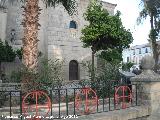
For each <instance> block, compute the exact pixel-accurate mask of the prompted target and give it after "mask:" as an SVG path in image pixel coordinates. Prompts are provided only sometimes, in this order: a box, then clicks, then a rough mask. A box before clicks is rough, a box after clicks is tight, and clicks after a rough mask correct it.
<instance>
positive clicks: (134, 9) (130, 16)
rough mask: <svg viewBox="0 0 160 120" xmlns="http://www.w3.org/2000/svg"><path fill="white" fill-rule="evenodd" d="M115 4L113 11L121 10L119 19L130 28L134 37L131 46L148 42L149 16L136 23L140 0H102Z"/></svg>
mask: <svg viewBox="0 0 160 120" xmlns="http://www.w3.org/2000/svg"><path fill="white" fill-rule="evenodd" d="M103 1H107V2H110V3H113V4H117V6H116V9H115V12H116V11H117V10H119V11H120V12H121V19H122V23H123V25H124V27H125V28H126V29H130V31H131V32H132V36H133V38H134V40H133V43H132V44H131V46H134V45H141V44H145V43H148V40H147V39H148V34H149V29H150V24H149V18H147V19H146V20H144V21H143V23H142V24H140V25H137V22H136V20H137V17H138V15H139V12H140V11H141V9H142V8H141V6H140V5H139V4H140V0H103Z"/></svg>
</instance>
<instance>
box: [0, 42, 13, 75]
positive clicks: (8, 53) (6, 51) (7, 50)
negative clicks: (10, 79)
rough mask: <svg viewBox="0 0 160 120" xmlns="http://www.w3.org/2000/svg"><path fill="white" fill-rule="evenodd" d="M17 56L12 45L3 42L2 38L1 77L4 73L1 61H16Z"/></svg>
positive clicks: (0, 52)
mask: <svg viewBox="0 0 160 120" xmlns="http://www.w3.org/2000/svg"><path fill="white" fill-rule="evenodd" d="M15 57H16V53H15V51H14V50H13V49H12V47H11V46H10V45H9V44H8V43H7V42H5V43H3V42H2V41H1V40H0V77H1V75H2V71H1V63H2V62H12V61H14V59H15Z"/></svg>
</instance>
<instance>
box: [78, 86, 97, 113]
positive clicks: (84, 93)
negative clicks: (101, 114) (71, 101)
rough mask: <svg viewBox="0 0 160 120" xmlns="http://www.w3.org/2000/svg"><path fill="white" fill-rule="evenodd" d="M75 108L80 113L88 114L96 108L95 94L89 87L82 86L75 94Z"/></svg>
mask: <svg viewBox="0 0 160 120" xmlns="http://www.w3.org/2000/svg"><path fill="white" fill-rule="evenodd" d="M75 103H76V106H75V107H76V110H77V112H79V113H80V114H89V113H92V112H95V111H96V108H97V103H98V99H97V95H96V92H95V91H94V90H92V89H91V88H89V87H88V88H83V89H81V90H80V91H79V92H78V93H77V94H76V98H75Z"/></svg>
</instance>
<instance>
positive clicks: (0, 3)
mask: <svg viewBox="0 0 160 120" xmlns="http://www.w3.org/2000/svg"><path fill="white" fill-rule="evenodd" d="M25 1H26V0H0V8H6V7H7V5H8V4H9V5H13V4H14V3H18V2H22V3H25Z"/></svg>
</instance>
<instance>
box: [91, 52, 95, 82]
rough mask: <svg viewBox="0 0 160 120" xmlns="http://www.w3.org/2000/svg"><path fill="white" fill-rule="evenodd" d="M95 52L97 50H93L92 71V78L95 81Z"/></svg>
mask: <svg viewBox="0 0 160 120" xmlns="http://www.w3.org/2000/svg"><path fill="white" fill-rule="evenodd" d="M94 54H95V52H94V51H93V50H92V72H91V80H92V81H94V78H95V74H94V72H95V71H94Z"/></svg>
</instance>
